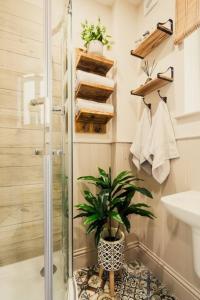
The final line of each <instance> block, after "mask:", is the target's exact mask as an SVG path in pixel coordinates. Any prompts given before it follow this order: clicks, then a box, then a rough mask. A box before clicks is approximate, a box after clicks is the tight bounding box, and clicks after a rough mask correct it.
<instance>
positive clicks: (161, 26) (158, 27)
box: [157, 19, 174, 35]
mask: <svg viewBox="0 0 200 300" xmlns="http://www.w3.org/2000/svg"><path fill="white" fill-rule="evenodd" d="M168 22H169V23H170V29H168V28H166V27H163V25H165V24H167V23H168ZM157 29H159V30H161V31H164V32H166V33H168V34H170V35H172V34H173V31H174V23H173V20H172V19H169V20H167V21H166V22H164V23H161V22H159V23H158V24H157Z"/></svg>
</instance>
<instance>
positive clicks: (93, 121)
mask: <svg viewBox="0 0 200 300" xmlns="http://www.w3.org/2000/svg"><path fill="white" fill-rule="evenodd" d="M113 117H114V113H106V112H99V111H91V110H86V109H81V110H80V111H79V113H78V114H77V115H76V132H79V133H105V132H106V124H107V123H108V122H109V121H110V120H111V119H112V118H113Z"/></svg>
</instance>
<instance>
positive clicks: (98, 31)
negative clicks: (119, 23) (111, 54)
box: [81, 18, 112, 49]
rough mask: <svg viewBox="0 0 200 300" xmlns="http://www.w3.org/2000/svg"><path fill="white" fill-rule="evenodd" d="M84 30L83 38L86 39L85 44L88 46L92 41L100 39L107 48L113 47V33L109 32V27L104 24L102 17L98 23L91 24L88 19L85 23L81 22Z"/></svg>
mask: <svg viewBox="0 0 200 300" xmlns="http://www.w3.org/2000/svg"><path fill="white" fill-rule="evenodd" d="M81 27H82V32H81V38H82V40H83V41H84V46H85V47H87V46H88V44H89V43H90V42H91V41H95V40H96V41H100V42H101V43H102V44H103V45H104V46H106V47H107V49H110V48H111V44H112V42H111V40H110V39H111V35H108V34H107V29H106V27H105V26H104V25H102V23H101V20H100V18H99V19H98V22H97V24H96V25H95V24H89V23H88V21H87V20H86V21H85V22H84V23H81Z"/></svg>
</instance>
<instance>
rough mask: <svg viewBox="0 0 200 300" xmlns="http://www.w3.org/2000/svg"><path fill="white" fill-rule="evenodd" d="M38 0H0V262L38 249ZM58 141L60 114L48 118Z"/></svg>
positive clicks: (56, 73) (57, 228) (57, 189)
mask: <svg viewBox="0 0 200 300" xmlns="http://www.w3.org/2000/svg"><path fill="white" fill-rule="evenodd" d="M41 3H42V0H41V1H40V0H31V1H30V0H0V266H2V265H5V264H10V263H14V262H17V261H20V260H24V259H27V258H31V257H34V256H37V255H41V254H42V253H43V225H44V224H43V163H42V157H41V156H36V155H34V150H35V148H39V149H41V148H42V147H43V124H42V117H41V116H42V113H41V107H30V106H29V105H27V99H29V97H31V95H32V94H34V93H33V91H32V89H33V87H34V88H35V94H37V95H39V89H40V83H41V74H42V73H43V47H44V43H43V11H42V6H41ZM59 39H60V35H59V33H58V34H57V35H56V36H55V38H54V41H53V96H54V101H55V103H56V104H58V103H59V102H60V98H61V82H60V80H61V75H60V73H61V59H60V42H59ZM53 127H54V129H55V132H54V145H55V147H57V148H58V147H59V145H60V132H59V131H60V116H59V115H58V114H57V115H56V114H55V115H54V117H53ZM53 190H54V248H55V249H58V248H59V247H60V239H61V234H60V233H61V186H60V158H56V159H55V161H54V187H53Z"/></svg>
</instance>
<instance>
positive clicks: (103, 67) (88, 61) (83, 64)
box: [76, 49, 114, 76]
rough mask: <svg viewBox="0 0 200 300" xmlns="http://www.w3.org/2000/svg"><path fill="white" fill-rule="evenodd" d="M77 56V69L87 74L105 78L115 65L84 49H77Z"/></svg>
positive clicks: (109, 60) (111, 61)
mask: <svg viewBox="0 0 200 300" xmlns="http://www.w3.org/2000/svg"><path fill="white" fill-rule="evenodd" d="M76 55H77V56H76V68H77V69H78V70H82V71H85V72H90V73H94V74H98V75H102V76H105V75H106V74H107V73H108V71H109V70H110V69H111V68H112V66H113V65H114V61H113V60H111V59H107V58H106V57H104V56H99V55H94V54H90V53H88V52H86V51H83V50H82V49H77V51H76Z"/></svg>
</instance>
